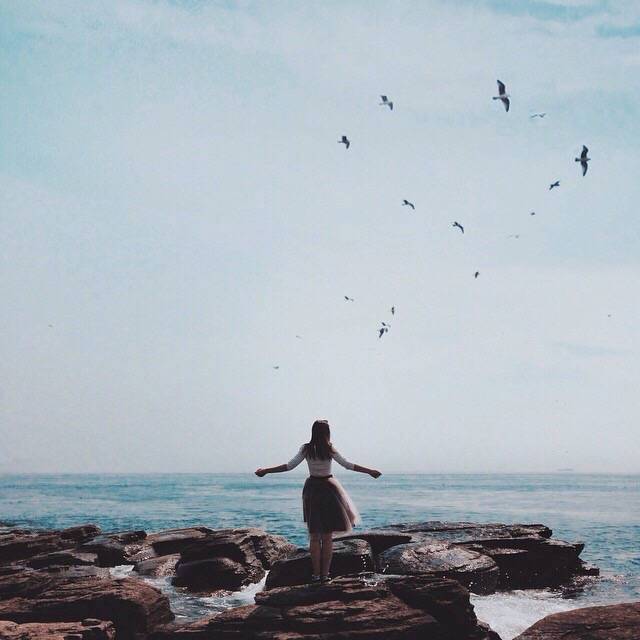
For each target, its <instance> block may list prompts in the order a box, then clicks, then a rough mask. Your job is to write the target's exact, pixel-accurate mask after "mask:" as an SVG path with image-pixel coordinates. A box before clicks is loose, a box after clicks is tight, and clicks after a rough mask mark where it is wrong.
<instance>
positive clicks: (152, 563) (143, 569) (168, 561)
mask: <svg viewBox="0 0 640 640" xmlns="http://www.w3.org/2000/svg"><path fill="white" fill-rule="evenodd" d="M178 560H180V554H179V553H173V554H171V555H168V556H159V557H157V558H149V559H148V560H141V561H140V562H136V564H135V566H134V567H133V570H134V571H135V572H136V573H137V574H139V575H141V576H151V577H154V578H161V577H165V576H174V575H175V574H176V564H177V562H178Z"/></svg>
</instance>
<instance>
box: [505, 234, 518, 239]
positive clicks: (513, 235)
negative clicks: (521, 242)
mask: <svg viewBox="0 0 640 640" xmlns="http://www.w3.org/2000/svg"><path fill="white" fill-rule="evenodd" d="M507 237H508V238H515V239H516V240H517V239H518V238H519V237H520V234H519V233H513V234H511V235H510V236H507Z"/></svg>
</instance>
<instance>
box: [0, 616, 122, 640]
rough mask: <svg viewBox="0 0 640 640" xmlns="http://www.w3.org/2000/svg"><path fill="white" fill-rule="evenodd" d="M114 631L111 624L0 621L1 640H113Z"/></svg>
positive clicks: (100, 621) (102, 622) (90, 621)
mask: <svg viewBox="0 0 640 640" xmlns="http://www.w3.org/2000/svg"><path fill="white" fill-rule="evenodd" d="M115 637H116V629H115V627H114V626H113V623H111V622H105V621H103V620H83V621H82V622H29V623H25V624H17V623H15V622H10V621H7V620H0V638H2V640H115Z"/></svg>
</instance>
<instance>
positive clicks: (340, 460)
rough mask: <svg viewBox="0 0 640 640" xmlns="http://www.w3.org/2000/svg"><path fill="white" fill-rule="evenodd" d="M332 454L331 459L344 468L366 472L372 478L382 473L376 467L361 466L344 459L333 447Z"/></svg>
mask: <svg viewBox="0 0 640 640" xmlns="http://www.w3.org/2000/svg"><path fill="white" fill-rule="evenodd" d="M332 455H333V459H334V460H335V461H336V462H337V463H338V464H339V465H342V466H343V467H344V468H345V469H350V470H351V471H357V472H358V473H368V474H369V475H370V476H371V477H372V478H379V477H380V476H381V475H382V474H381V473H380V472H379V471H378V470H377V469H369V468H368V467H362V466H360V465H359V464H355V463H353V462H349V461H348V460H345V459H344V458H343V457H342V456H341V455H340V454H339V453H338V452H337V451H336V450H335V449H334V451H333V454H332Z"/></svg>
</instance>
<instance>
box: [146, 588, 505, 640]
mask: <svg viewBox="0 0 640 640" xmlns="http://www.w3.org/2000/svg"><path fill="white" fill-rule="evenodd" d="M255 599H256V604H255V605H248V606H244V607H238V608H236V609H230V610H228V611H225V612H223V613H221V614H218V615H215V616H211V617H208V618H204V619H202V620H198V621H196V622H193V623H190V624H185V625H170V626H167V627H166V628H164V629H161V630H158V631H156V632H154V633H153V634H152V635H151V638H152V640H227V639H231V638H252V639H255V640H298V639H302V638H304V639H307V640H333V639H335V640H351V639H353V640H355V639H361V640H362V639H371V640H404V639H411V640H418V639H422V640H424V639H426V638H429V639H430V640H500V638H499V636H498V635H497V634H496V633H494V632H493V631H491V629H489V627H487V626H486V625H484V624H483V623H480V622H478V620H477V618H476V616H475V613H474V611H473V606H472V605H471V604H470V602H469V592H468V591H467V590H466V589H465V588H464V587H462V586H461V585H460V584H459V583H458V582H456V581H455V580H449V579H447V578H436V577H434V576H429V575H420V576H408V577H388V578H384V579H381V580H376V579H374V578H373V576H372V577H370V578H362V579H357V578H337V579H335V580H333V581H332V582H331V583H329V584H326V585H317V586H316V585H313V586H311V585H304V586H293V587H280V588H276V589H271V590H268V591H264V592H261V593H258V594H257V595H256V598H255Z"/></svg>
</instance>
